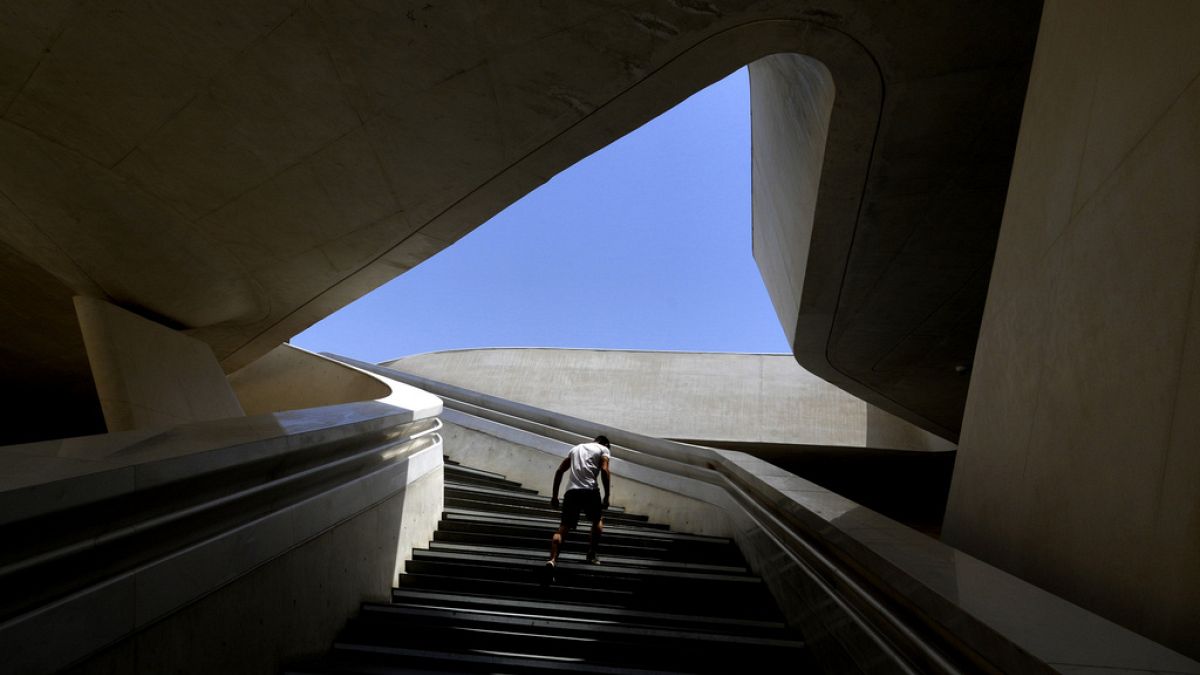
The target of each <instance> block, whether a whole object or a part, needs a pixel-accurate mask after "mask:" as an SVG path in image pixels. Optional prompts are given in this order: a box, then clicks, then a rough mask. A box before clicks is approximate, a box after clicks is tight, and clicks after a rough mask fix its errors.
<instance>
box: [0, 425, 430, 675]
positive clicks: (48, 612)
mask: <svg viewBox="0 0 1200 675" xmlns="http://www.w3.org/2000/svg"><path fill="white" fill-rule="evenodd" d="M433 439H434V442H432V443H428V442H426V443H424V444H423V445H424V446H425V448H424V449H423V450H420V451H418V452H415V453H413V454H411V455H409V456H404V457H398V458H397V459H396V460H395V461H391V462H387V463H385V464H384V465H383V466H382V468H380V469H379V470H376V471H373V472H371V473H368V474H366V475H363V476H360V477H358V478H354V479H351V480H350V481H348V482H345V483H342V484H340V485H338V486H336V487H334V488H332V489H327V490H324V491H322V492H320V493H318V494H314V495H312V496H310V497H307V498H305V499H304V500H302V501H299V502H295V503H291V504H288V505H286V506H283V507H280V508H276V509H274V510H272V511H270V512H269V513H268V514H266V515H264V516H261V517H258V518H255V519H253V520H250V521H247V522H245V523H243V524H241V525H240V526H238V527H236V528H234V529H230V530H223V531H220V532H217V533H215V534H212V535H211V536H208V537H206V538H205V539H203V540H202V541H200V542H198V543H195V544H193V545H191V546H189V547H187V548H185V549H181V550H175V551H168V552H166V553H165V554H164V555H162V556H161V557H157V558H155V559H153V560H152V561H150V562H148V563H145V564H142V565H140V566H137V567H135V568H133V569H128V570H122V571H120V572H118V573H115V574H114V575H113V576H111V577H107V578H106V579H105V580H104V581H103V582H101V583H98V584H94V585H90V586H88V587H86V588H84V589H82V590H79V591H77V592H74V593H72V594H70V595H67V596H65V597H63V598H61V599H59V600H57V601H55V602H52V603H50V604H48V605H45V606H42V607H38V608H36V609H34V610H31V611H28V612H25V613H23V614H21V615H19V616H15V617H9V618H7V619H6V620H5V621H4V622H3V623H2V624H0V648H2V649H3V652H4V653H5V665H6V667H10V668H12V669H13V671H14V672H27V673H49V672H57V671H58V670H60V669H62V668H63V667H65V666H68V665H71V664H73V663H75V662H78V661H81V660H83V659H86V658H89V657H90V656H91V655H92V654H94V653H95V652H97V651H98V650H100V649H102V648H105V647H107V646H109V645H114V644H115V645H119V646H118V649H117V653H118V654H123V653H132V654H133V655H135V657H136V658H142V655H141V653H140V650H139V646H144V647H145V648H146V656H147V657H149V658H150V659H152V661H151V664H153V662H154V661H153V659H162V661H161V662H159V663H158V665H157V666H156V665H146V666H144V667H143V666H140V665H139V666H138V667H137V668H135V669H134V670H133V671H132V672H147V673H150V672H162V670H163V668H162V666H163V665H165V664H171V666H170V669H172V670H175V669H185V670H186V669H189V668H195V669H194V670H192V671H189V672H205V671H204V670H203V668H202V664H203V663H205V661H204V659H206V658H222V659H224V658H236V656H237V655H236V654H233V653H225V650H224V649H221V648H216V649H215V648H214V644H216V645H220V644H222V641H220V640H219V641H217V642H202V641H201V642H197V641H194V640H186V641H182V642H180V641H177V640H175V641H169V642H167V643H164V644H157V645H155V644H154V642H153V638H151V639H150V641H148V642H143V639H142V637H141V636H140V631H142V630H143V629H145V628H146V627H148V626H151V625H152V624H156V623H158V622H159V621H160V620H163V619H166V621H167V624H166V625H168V626H170V625H172V624H174V625H175V626H176V628H175V629H174V630H175V631H177V632H178V633H179V634H180V635H181V636H186V635H187V634H189V633H191V634H193V637H196V638H201V637H202V636H203V637H217V636H220V637H222V638H223V639H224V644H229V641H231V640H233V639H235V638H236V639H238V640H241V641H242V642H241V649H242V650H245V651H247V652H254V651H255V648H256V647H257V648H258V651H261V652H263V653H262V654H260V655H259V656H257V657H256V656H254V655H253V654H252V653H251V654H247V656H246V658H257V659H267V660H269V659H272V658H277V657H279V656H281V655H282V654H276V653H274V652H272V651H271V650H264V649H261V644H262V643H261V642H260V638H261V637H271V638H275V639H280V645H281V646H282V647H283V648H284V649H290V650H297V649H300V648H301V647H300V646H299V645H297V644H296V643H294V642H292V641H291V638H287V637H286V634H287V631H288V629H289V627H291V626H297V627H299V626H304V625H305V623H306V622H311V625H310V626H309V627H308V630H309V631H311V630H313V629H314V626H315V627H324V628H325V629H326V630H327V631H328V632H327V633H325V634H324V635H323V637H322V639H321V640H320V644H321V645H322V646H323V645H324V644H325V643H327V642H328V640H330V639H332V637H333V633H334V632H335V631H336V628H337V627H338V626H340V625H341V623H342V621H343V620H344V619H345V612H344V611H335V614H336V616H337V621H334V622H329V623H327V618H326V617H325V616H323V615H321V616H317V617H309V618H306V617H297V616H294V615H293V612H292V607H294V606H295V605H289V602H288V600H289V598H288V596H287V594H283V593H281V594H278V595H271V596H269V597H263V596H259V595H258V594H257V593H256V592H255V590H257V589H254V588H253V585H252V586H251V589H249V590H247V589H245V588H243V589H240V590H239V589H237V588H234V589H232V591H231V592H230V593H228V594H225V593H224V590H225V589H226V588H227V586H228V585H229V584H230V583H233V582H235V581H236V580H238V579H240V578H242V577H244V576H245V575H247V574H249V573H251V572H252V571H255V570H258V569H260V568H261V567H262V566H263V565H265V564H270V563H271V562H272V561H276V560H278V559H279V558H280V557H281V556H283V557H286V556H288V555H291V554H292V553H293V552H294V551H295V550H297V549H298V548H299V549H300V550H303V545H304V544H305V543H306V542H310V541H312V540H319V539H320V538H321V537H324V536H325V535H327V534H328V533H330V532H332V531H336V529H337V526H339V525H340V524H341V523H342V522H343V521H345V520H347V519H349V518H351V517H352V516H355V515H357V514H360V513H363V512H368V511H371V510H373V509H375V508H377V506H378V505H379V504H380V503H381V502H384V503H387V504H389V506H388V507H387V508H386V509H385V512H384V513H383V514H382V520H380V519H378V517H377V518H370V519H368V521H367V522H368V523H369V524H371V525H372V527H371V528H368V529H367V530H366V531H364V529H363V528H361V527H360V528H351V529H350V530H349V532H348V533H343V534H342V535H341V537H345V536H353V535H357V536H358V538H357V539H356V540H355V541H353V542H351V543H350V544H348V545H347V546H346V547H344V548H343V546H342V544H343V543H345V542H343V541H338V540H339V539H340V537H335V543H334V545H333V547H332V549H333V550H334V551H337V556H336V557H334V560H330V561H327V562H326V564H325V565H323V566H322V565H315V564H312V562H315V561H310V562H309V563H301V564H290V565H289V564H287V563H284V564H283V565H282V568H281V569H277V570H275V571H279V572H290V573H291V576H290V577H288V578H286V579H277V578H274V577H266V578H261V577H260V581H259V582H257V583H260V584H265V585H267V586H268V588H277V587H280V586H286V587H288V588H291V589H293V592H294V593H296V594H301V593H305V592H315V593H316V594H317V595H318V596H320V597H321V599H322V600H323V602H322V603H320V604H321V605H328V604H331V603H333V601H334V600H333V596H334V595H335V594H336V595H337V596H338V597H337V600H336V604H338V605H340V606H342V607H343V608H345V607H350V608H353V607H355V606H357V603H358V602H359V601H361V599H362V596H363V595H367V594H370V595H372V596H374V597H385V596H386V591H387V589H388V588H390V586H391V583H392V580H393V579H394V578H395V577H394V574H395V573H396V571H397V570H398V569H402V565H403V562H402V561H398V560H397V555H398V554H399V553H402V552H403V553H407V552H411V548H412V546H413V545H414V544H417V543H421V542H423V541H428V537H429V535H430V533H431V532H432V531H433V528H434V526H435V525H436V522H437V520H438V518H439V517H440V513H441V501H440V500H441V494H442V492H441V481H440V480H439V475H438V474H439V473H440V470H441V451H442V447H441V443H440V439H438V438H437V437H436V436H434V437H433ZM300 447H303V446H300ZM427 476H429V477H431V478H432V480H431V481H430V482H431V483H432V485H431V486H427V487H426V488H424V489H422V490H418V491H417V492H415V493H414V494H413V495H412V497H411V499H412V504H411V507H412V508H411V511H410V512H408V513H405V512H404V509H405V508H407V507H408V506H410V504H409V499H410V498H408V497H403V498H402V499H400V500H399V501H396V500H393V499H392V497H393V495H397V494H401V493H403V492H404V491H405V490H406V489H407V486H408V485H409V484H410V483H413V482H416V481H417V480H418V479H422V478H423V477H427ZM401 516H403V518H402V517H401ZM375 527H379V529H374V528H375ZM405 528H410V529H411V531H409V532H403V530H404V529H405ZM402 532H403V536H401V533H402ZM310 555H315V556H317V559H320V558H321V557H326V558H328V557H330V556H331V552H330V549H329V547H327V546H326V545H318V546H317V547H315V550H314V551H313V552H311V553H310ZM349 561H352V562H353V564H352V565H349V564H346V563H347V562H349ZM331 563H332V564H331ZM373 570H374V571H373ZM6 571H7V570H6ZM322 571H323V572H322ZM322 573H324V574H329V575H331V576H337V575H343V576H345V577H347V578H346V579H342V580H336V579H335V580H329V581H326V582H325V583H324V584H322V579H321V577H320V575H321V574H322ZM214 592H216V596H215V597H217V598H220V597H222V596H225V599H224V601H221V600H219V599H218V600H216V601H214V603H215V604H216V606H217V608H218V609H221V610H222V611H228V609H229V608H230V607H234V608H239V609H240V610H242V611H243V613H242V614H241V617H242V618H243V619H245V620H247V621H249V623H243V622H241V621H229V620H225V621H221V622H218V623H213V624H208V623H203V621H204V620H206V619H210V618H212V617H204V616H200V617H193V619H194V620H189V618H188V617H187V615H186V614H185V615H184V616H182V617H179V618H178V620H175V619H174V618H172V617H174V616H175V614H176V612H177V611H178V610H180V609H181V608H184V607H187V606H189V605H191V603H193V602H195V601H196V600H198V599H200V598H205V597H209V598H211V597H214V596H213V595H210V594H213V593H214ZM247 602H252V603H254V605H255V606H254V607H253V608H251V607H249V606H247V605H246V604H245V603H247ZM306 602H307V601H306ZM185 611H186V610H185ZM331 611H333V610H331ZM350 611H352V610H350ZM318 614H320V612H318ZM289 622H292V623H289ZM268 625H274V626H276V627H273V628H270V629H268V628H266V626H268ZM258 630H262V631H264V633H263V634H260V635H256V631H258ZM239 635H240V637H238V636H239ZM284 638H286V639H284ZM130 639H132V640H134V643H132V644H125V641H127V640H130ZM306 648H307V649H311V645H309V646H308V647H306ZM293 653H295V652H294V651H293ZM206 654H207V655H206ZM273 664H274V665H273V667H278V665H279V664H278V661H274V662H273ZM118 670H120V668H118ZM233 670H234V671H235V672H253V671H259V669H258V668H251V669H246V670H242V669H240V668H234V669H233ZM207 672H214V671H212V670H209V671H207ZM260 672H261V671H260Z"/></svg>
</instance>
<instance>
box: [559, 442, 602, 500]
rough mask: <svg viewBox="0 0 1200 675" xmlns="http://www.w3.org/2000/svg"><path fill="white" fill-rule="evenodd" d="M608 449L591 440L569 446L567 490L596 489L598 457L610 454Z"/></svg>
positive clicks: (598, 472) (598, 473) (598, 467)
mask: <svg viewBox="0 0 1200 675" xmlns="http://www.w3.org/2000/svg"><path fill="white" fill-rule="evenodd" d="M610 454H611V453H610V452H609V449H608V448H606V447H604V446H603V445H601V444H599V443H596V442H594V441H593V442H591V443H580V444H579V445H577V446H575V447H573V448H571V452H570V454H569V455H567V457H569V458H570V459H571V471H570V472H569V473H568V477H567V489H568V490H596V489H598V487H599V486H598V485H597V483H596V477H597V476H599V475H600V459H601V458H602V457H608V456H610Z"/></svg>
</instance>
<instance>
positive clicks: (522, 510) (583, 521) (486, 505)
mask: <svg viewBox="0 0 1200 675" xmlns="http://www.w3.org/2000/svg"><path fill="white" fill-rule="evenodd" d="M446 507H447V508H454V509H464V510H476V511H484V510H486V511H489V512H491V513H497V514H513V515H518V516H529V517H536V518H549V519H551V520H554V521H555V522H557V521H558V520H559V518H560V517H561V513H562V512H561V511H560V510H558V509H554V508H551V506H550V500H546V502H545V503H543V504H537V505H534V504H528V505H518V504H502V503H499V502H494V501H491V500H489V499H486V498H483V499H480V498H474V497H462V496H455V495H449V494H447V495H446ZM603 517H604V522H605V524H610V523H611V524H614V525H615V524H639V525H646V526H648V527H655V524H653V523H650V522H649V520H650V519H649V518H648V517H646V516H643V515H637V514H626V513H613V512H610V511H607V510H606V511H604V512H603ZM579 519H580V526H581V527H582V526H584V525H588V526H590V521H588V519H587V515H586V514H583V513H581V514H579ZM663 527H666V526H665V525H664V526H663Z"/></svg>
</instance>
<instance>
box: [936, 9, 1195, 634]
mask: <svg viewBox="0 0 1200 675" xmlns="http://www.w3.org/2000/svg"><path fill="white" fill-rule="evenodd" d="M1040 35H1041V37H1040V39H1039V43H1038V48H1037V54H1036V57H1035V60H1034V68H1033V75H1032V78H1031V82H1030V90H1029V97H1028V100H1027V103H1026V106H1025V114H1024V120H1023V122H1022V127H1021V136H1020V142H1019V144H1018V149H1017V157H1016V162H1015V165H1014V169H1013V175H1012V181H1011V189H1010V196H1009V201H1008V205H1007V208H1006V211H1005V215H1004V225H1003V228H1002V230H1001V236H1000V242H999V247H998V250H997V254H996V263H995V269H994V271H993V273H992V282H991V288H990V290H989V294H988V304H987V312H986V315H985V317H984V322H983V329H982V333H981V336H980V340H979V347H978V351H977V358H976V362H975V372H974V374H973V376H972V380H971V393H970V399H969V404H968V406H967V411H966V417H965V419H964V427H963V435H962V443H961V446H960V449H959V453H958V461H957V466H956V467H955V475H954V480H953V485H952V488H951V494H950V502H949V507H948V511H947V516H946V523H945V531H944V532H945V535H944V537H945V540H946V541H947V542H949V543H951V544H953V545H955V546H957V547H960V548H961V549H962V550H964V551H966V552H968V553H971V554H972V555H976V556H978V557H979V558H982V559H984V560H987V561H989V562H991V563H993V564H995V565H998V566H1000V567H1002V568H1004V569H1006V570H1009V571H1011V572H1012V573H1014V574H1017V575H1019V576H1021V577H1023V578H1026V579H1028V580H1030V581H1032V582H1033V583H1036V584H1038V585H1040V586H1042V587H1044V588H1046V589H1048V590H1050V591H1053V592H1055V593H1057V594H1060V595H1062V596H1063V597H1065V598H1067V599H1069V600H1072V601H1073V602H1076V603H1078V604H1080V605H1083V606H1084V607H1087V608H1089V609H1092V610H1093V611H1096V612H1098V613H1100V614H1102V615H1104V616H1106V617H1108V618H1111V619H1113V620H1115V621H1118V622H1120V623H1122V624H1124V625H1126V626H1128V627H1130V628H1132V629H1134V630H1136V631H1138V632H1140V633H1143V634H1145V635H1147V636H1149V637H1151V638H1154V639H1155V640H1158V641H1161V642H1163V643H1164V644H1167V645H1171V646H1173V647H1174V648H1176V649H1178V650H1180V651H1183V652H1185V653H1188V654H1190V655H1191V656H1193V657H1200V416H1198V415H1197V410H1200V349H1198V347H1200V342H1197V340H1198V339H1200V323H1198V322H1200V286H1198V284H1200V277H1198V275H1200V265H1198V260H1200V191H1198V190H1197V186H1198V185H1200V126H1198V125H1197V120H1198V119H1200V41H1198V40H1197V39H1196V36H1197V35H1200V5H1198V4H1197V3H1194V2H1189V1H1186V0H1176V1H1170V0H1163V1H1161V2H1116V1H1114V2H1105V3H1093V2H1086V1H1083V0H1074V1H1059V0H1054V1H1053V2H1048V3H1047V5H1046V11H1045V15H1044V17H1043V20H1042V27H1041V33H1040Z"/></svg>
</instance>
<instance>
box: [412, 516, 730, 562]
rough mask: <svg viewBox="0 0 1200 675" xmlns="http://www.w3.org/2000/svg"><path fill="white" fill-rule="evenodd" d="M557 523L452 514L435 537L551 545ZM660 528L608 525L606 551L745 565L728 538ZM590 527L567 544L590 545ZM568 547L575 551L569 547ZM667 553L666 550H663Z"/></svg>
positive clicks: (570, 536)
mask: <svg viewBox="0 0 1200 675" xmlns="http://www.w3.org/2000/svg"><path fill="white" fill-rule="evenodd" d="M556 525H557V524H556V523H551V524H550V525H548V526H547V525H537V524H527V523H513V522H511V521H509V520H508V519H503V518H494V517H484V518H471V517H462V516H452V517H450V518H443V519H442V521H441V522H440V523H439V524H438V530H437V532H436V533H435V535H434V537H435V540H437V538H438V537H445V539H444V540H445V541H462V542H465V543H480V544H486V545H489V546H526V547H527V548H537V547H540V546H545V545H548V543H549V540H550V536H551V535H552V534H553V533H554V531H555V528H556ZM680 534H681V533H677V532H661V531H658V530H626V529H623V528H620V527H605V528H604V534H603V536H602V538H601V547H602V548H603V549H604V550H611V551H612V552H614V553H615V552H617V551H619V550H622V548H623V549H624V550H627V551H630V552H636V551H641V550H646V551H647V552H651V553H653V554H654V555H658V556H661V559H672V560H695V561H697V562H703V563H711V564H714V565H722V564H733V565H744V564H745V561H744V559H743V558H742V554H741V551H739V550H738V548H737V546H735V545H734V544H733V542H731V541H729V540H727V539H702V540H695V539H692V538H690V536H689V535H683V536H682V537H681V536H680ZM587 540H588V528H586V527H582V526H581V527H579V528H577V529H576V530H575V531H574V532H572V533H570V534H568V535H567V540H566V546H568V547H580V548H577V549H575V550H583V548H585V547H586V546H587ZM566 550H572V549H571V548H568V549H566ZM664 552H665V553H664Z"/></svg>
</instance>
